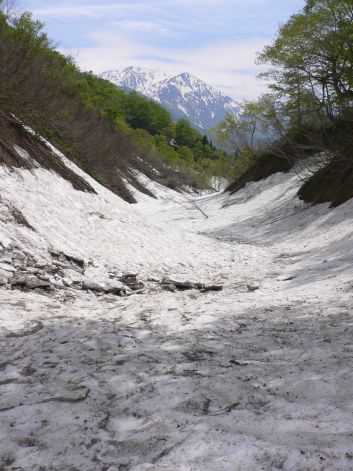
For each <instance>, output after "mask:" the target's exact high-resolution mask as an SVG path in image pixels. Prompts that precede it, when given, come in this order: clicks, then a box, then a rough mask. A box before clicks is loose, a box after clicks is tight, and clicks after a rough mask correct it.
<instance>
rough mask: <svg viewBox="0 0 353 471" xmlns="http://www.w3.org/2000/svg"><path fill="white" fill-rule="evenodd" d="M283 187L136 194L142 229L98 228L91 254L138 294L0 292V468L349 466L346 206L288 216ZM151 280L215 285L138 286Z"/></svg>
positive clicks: (283, 181) (281, 181)
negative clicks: (126, 273)
mask: <svg viewBox="0 0 353 471" xmlns="http://www.w3.org/2000/svg"><path fill="white" fill-rule="evenodd" d="M46 178H47V177H46ZM48 178H49V177H48ZM50 178H51V177H50ZM12 185H15V183H14V182H12ZM43 185H44V184H43ZM44 186H45V185H44ZM8 188H10V186H9V187H8ZM297 188H298V179H297V176H296V175H295V173H293V174H289V175H282V174H277V175H275V176H273V177H270V178H269V179H267V180H266V181H264V182H260V183H254V184H250V185H248V186H247V187H246V188H245V189H244V190H242V191H240V192H238V193H237V194H236V195H234V196H229V195H213V196H212V195H211V196H206V197H203V198H200V199H198V200H195V199H193V198H191V197H186V196H184V195H179V194H176V193H175V194H173V193H172V192H170V193H168V192H167V193H166V194H165V195H164V197H163V198H162V199H159V200H152V199H150V198H148V197H143V198H141V201H140V203H139V204H138V207H137V208H134V209H133V210H132V209H130V210H129V211H134V212H135V213H136V214H137V216H136V215H134V216H131V218H137V219H138V220H142V219H141V218H143V220H144V221H145V220H146V221H148V224H150V225H151V227H154V228H156V229H153V231H151V234H150V233H149V232H148V230H147V229H146V231H145V232H143V231H142V230H141V231H140V230H139V229H136V233H133V234H132V235H131V239H133V242H131V239H130V240H129V239H128V238H127V239H126V242H124V241H123V235H122V234H120V233H118V232H116V235H114V234H113V235H112V240H114V237H116V238H117V239H118V240H119V241H118V242H117V245H116V247H115V248H114V250H115V252H117V254H116V253H115V255H114V254H112V253H111V254H110V255H109V257H110V259H109V260H110V263H111V264H115V266H119V257H120V259H121V264H122V265H123V267H124V269H127V268H128V265H129V260H130V264H131V267H132V268H131V269H132V270H134V271H136V270H139V269H140V270H141V279H142V281H144V282H145V283H146V289H145V290H144V292H143V293H141V294H132V295H131V296H127V297H117V296H114V295H106V294H105V295H101V296H96V295H95V294H93V293H88V292H84V291H74V290H69V289H68V290H57V291H55V292H53V293H52V294H46V293H44V292H42V293H41V292H37V291H35V290H32V291H27V292H26V291H20V290H8V289H0V303H1V304H0V305H1V309H0V318H1V363H0V423H1V426H0V457H1V458H0V469H3V470H4V471H10V470H26V471H27V470H28V471H29V470H31V471H32V470H33V471H34V470H35V471H59V470H60V471H64V470H65V471H69V470H72V471H73V470H80V471H81V470H84V471H96V470H102V471H103V470H105V471H108V470H109V471H123V470H128V471H142V470H146V471H147V470H148V471H162V470H166V471H167V470H168V471H171V470H182V471H218V470H219V471H236V470H241V471H252V470H254V471H256V470H266V471H272V470H300V471H305V470H307V471H316V470H317V471H321V470H325V471H326V470H353V395H352V388H353V363H352V355H353V344H352V338H353V312H352V307H353V291H352V288H353V279H352V262H353V244H352V243H351V242H352V230H353V225H352V216H351V214H352V207H353V204H352V203H351V202H348V203H346V204H345V205H342V206H341V207H339V208H337V209H335V210H329V209H328V208H327V207H326V206H318V207H305V206H304V204H303V203H301V202H300V201H299V200H298V199H297V198H296V197H295V193H296V189H297ZM37 189H38V188H37ZM11 191H12V190H11ZM38 191H39V189H38ZM43 191H44V190H43ZM72 191H73V190H72ZM19 192H20V190H18V191H17V192H16V194H17V195H18V194H19ZM9 194H10V189H8V197H9ZM13 194H15V193H13ZM66 194H67V193H66ZM27 196H28V195H27ZM17 198H18V200H17V204H18V205H19V206H21V204H22V207H21V210H22V211H23V212H24V214H25V215H26V216H27V217H28V218H29V220H30V222H31V223H33V225H34V226H35V227H36V223H37V225H38V227H39V222H38V220H36V218H35V216H34V213H33V214H32V213H31V210H30V209H27V213H26V207H27V208H28V207H29V208H30V207H31V206H30V205H31V201H29V199H28V198H30V197H29V196H28V198H27V197H26V198H25V197H23V199H22V200H21V199H20V196H17ZM38 198H40V197H39V196H38ZM87 198H94V196H87ZM44 200H45V199H44V198H42V199H41V204H42V205H43V214H45V211H46V210H48V211H49V210H52V209H50V208H49V207H48V203H47V202H46V201H44ZM21 201H22V203H21ZM25 201H26V204H27V205H28V206H25V203H24V202H25ZM92 201H93V200H92ZM33 204H34V203H33ZM77 204H78V203H77ZM107 204H108V203H107ZM110 204H113V203H110ZM102 205H103V203H102ZM196 205H197V206H196ZM68 206H70V205H68ZM59 207H61V208H63V205H62V206H59ZM124 207H125V206H124ZM198 207H199V208H200V209H202V211H203V212H204V213H205V214H206V215H207V216H208V218H206V217H205V216H204V215H203V214H202V213H201V211H199V209H198ZM102 208H103V206H102ZM69 209H70V210H71V211H73V209H72V208H67V209H66V210H65V211H69ZM62 211H63V213H62V215H61V219H60V218H58V221H59V222H58V224H63V222H62V221H64V220H65V217H67V218H68V220H69V213H68V215H66V213H65V212H64V209H63V210H62ZM90 211H93V212H94V211H96V209H95V208H93V210H92V207H91V206H90ZM101 211H102V212H103V215H104V217H107V218H108V219H109V217H110V216H111V215H110V216H109V215H108V216H107V214H106V213H104V211H105V210H104V208H103V209H101ZM135 213H134V214H135ZM140 215H141V216H140ZM77 217H78V216H77ZM82 217H83V218H85V215H83V216H82ZM92 217H94V216H92ZM131 218H130V219H131ZM101 219H102V218H101ZM130 219H129V218H127V219H126V221H125V222H124V224H128V225H129V224H130V225H129V227H130V229H131V227H132V224H134V220H132V222H131V220H130ZM73 223H74V224H78V222H77V221H75V222H73ZM100 223H102V224H103V223H104V224H108V222H107V221H104V220H103V222H102V221H101V222H100ZM41 224H42V226H43V227H44V228H45V229H43V228H42V231H43V233H45V231H47V233H49V232H50V231H51V234H52V235H51V236H52V238H54V234H55V230H57V229H55V227H49V225H45V224H44V223H43V222H42V223H41ZM97 224H98V223H97ZM146 224H147V223H146ZM75 227H76V226H75ZM77 227H78V226H77ZM146 227H147V225H146ZM86 230H87V229H86ZM83 231H84V229H83ZM147 232H148V233H147ZM47 233H46V234H47ZM158 234H160V237H161V239H160V241H159V240H158V237H157V236H158ZM26 237H27V239H26V240H28V235H26ZM33 237H34V236H33ZM58 237H60V235H59V236H58ZM88 237H90V235H89V234H88V233H87V234H86V232H82V234H81V235H80V238H78V240H77V241H76V246H77V247H79V246H80V242H79V241H80V240H81V248H82V247H85V246H86V245H87V246H88ZM139 237H140V238H141V240H142V239H143V242H141V244H140V242H139V241H140V238H139ZM156 237H157V239H156ZM93 240H94V242H93ZM124 240H125V239H124ZM64 242H65V241H64V237H63V241H59V242H58V243H60V244H61V246H63V244H64ZM31 243H33V244H34V245H35V244H37V245H36V246H37V247H40V244H39V242H35V241H34V242H33V241H32V242H31ZM65 243H66V242H65ZM70 243H71V244H73V242H72V241H71V242H70ZM107 243H108V242H107ZM124 243H125V246H124ZM92 244H96V245H95V246H94V249H93V248H92V249H91V250H92V251H93V252H94V256H95V257H96V259H95V260H96V261H98V262H100V258H99V257H100V255H99V250H100V240H99V239H98V238H96V236H95V235H94V234H93V235H92ZM128 244H130V245H129V246H128ZM146 244H147V245H146ZM153 244H155V246H156V248H155V249H153V250H152V249H151V253H150V252H148V254H146V264H145V265H144V264H143V257H144V253H145V252H146V251H148V250H149V249H150V247H152V246H153ZM158 244H160V252H159V249H158ZM141 246H143V247H141ZM92 247H93V245H92ZM124 247H126V253H124ZM37 250H39V249H38V248H37ZM82 250H84V249H83V248H82ZM102 250H104V247H103V248H102ZM114 250H113V249H112V252H113V251H114ZM93 252H92V253H93ZM152 252H153V253H152ZM83 255H85V254H83ZM114 256H116V258H114ZM159 256H160V258H159ZM166 260H169V262H168V263H167V262H166ZM98 262H97V263H98ZM101 263H102V265H104V264H105V263H108V262H106V261H105V262H104V263H103V262H101ZM97 270H98V268H97ZM167 275H168V276H178V277H179V278H181V279H184V280H186V279H192V280H195V281H202V282H214V283H221V284H222V285H223V287H224V289H223V291H220V292H207V293H202V292H200V291H198V290H187V291H175V292H169V291H163V290H161V289H160V287H159V286H157V285H156V284H155V283H154V282H153V281H147V279H148V278H149V279H151V277H156V279H157V278H160V277H161V276H167Z"/></svg>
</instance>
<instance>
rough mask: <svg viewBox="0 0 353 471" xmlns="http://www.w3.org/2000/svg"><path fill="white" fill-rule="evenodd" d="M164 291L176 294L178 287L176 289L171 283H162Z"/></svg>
mask: <svg viewBox="0 0 353 471" xmlns="http://www.w3.org/2000/svg"><path fill="white" fill-rule="evenodd" d="M162 289H163V290H164V291H170V292H172V293H174V291H175V290H176V287H175V285H173V284H171V283H162Z"/></svg>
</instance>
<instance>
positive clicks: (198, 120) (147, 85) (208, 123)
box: [101, 67, 239, 132]
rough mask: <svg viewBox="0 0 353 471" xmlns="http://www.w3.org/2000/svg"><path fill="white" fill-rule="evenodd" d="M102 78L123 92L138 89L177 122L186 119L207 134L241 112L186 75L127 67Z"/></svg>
mask: <svg viewBox="0 0 353 471" xmlns="http://www.w3.org/2000/svg"><path fill="white" fill-rule="evenodd" d="M101 77H102V78H104V79H106V80H109V81H110V82H112V83H114V84H115V85H117V86H118V87H120V88H122V89H124V90H135V91H136V92H138V93H141V94H142V95H145V96H147V97H149V98H152V99H153V100H155V101H157V102H158V103H160V104H161V105H162V106H164V107H165V108H166V109H167V110H168V111H169V112H170V113H171V115H172V116H173V118H175V119H180V118H186V119H188V120H189V121H190V122H191V123H192V124H193V125H194V126H195V127H196V128H198V129H199V130H201V131H203V132H206V131H207V130H208V129H209V128H210V127H212V126H215V125H216V124H217V123H218V122H219V121H221V120H222V119H224V117H225V115H226V114H227V113H234V114H236V113H238V112H239V104H238V103H236V102H235V101H234V100H233V99H232V98H230V97H229V96H226V95H224V94H223V93H222V92H220V91H218V90H216V89H215V88H213V87H211V86H210V85H208V84H207V83H205V82H203V81H202V80H200V79H199V78H197V77H195V76H193V75H191V74H189V73H187V72H185V73H182V74H180V75H176V76H168V75H166V74H158V73H156V72H154V71H152V70H148V69H141V68H139V67H128V68H126V69H123V70H121V71H119V70H108V71H106V72H104V73H103V74H101Z"/></svg>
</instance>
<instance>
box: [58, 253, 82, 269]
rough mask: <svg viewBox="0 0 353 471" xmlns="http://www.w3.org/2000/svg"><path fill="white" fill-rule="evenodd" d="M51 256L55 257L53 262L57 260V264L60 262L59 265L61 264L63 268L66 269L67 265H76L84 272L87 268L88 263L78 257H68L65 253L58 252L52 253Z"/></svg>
mask: <svg viewBox="0 0 353 471" xmlns="http://www.w3.org/2000/svg"><path fill="white" fill-rule="evenodd" d="M50 255H51V256H52V257H53V260H55V261H56V262H59V265H60V264H61V266H62V267H64V266H65V265H66V266H67V265H69V266H71V265H74V266H76V267H79V268H80V269H81V270H83V269H84V268H85V266H86V263H85V261H84V260H83V259H82V258H80V257H77V256H76V255H68V254H66V253H64V252H56V251H52V252H50Z"/></svg>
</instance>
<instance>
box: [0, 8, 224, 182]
mask: <svg viewBox="0 0 353 471" xmlns="http://www.w3.org/2000/svg"><path fill="white" fill-rule="evenodd" d="M0 107H1V108H2V110H3V111H7V112H11V113H15V114H16V115H17V116H19V117H21V118H22V119H23V121H25V122H27V123H28V124H30V125H31V126H32V127H33V128H34V129H36V131H38V132H39V133H41V134H42V135H44V136H46V137H47V138H48V139H50V140H52V142H53V143H55V144H56V145H57V146H58V147H59V148H61V149H62V150H63V151H64V152H65V153H67V154H68V155H70V156H71V157H72V158H75V159H76V160H77V161H79V162H80V163H81V165H82V166H83V167H84V168H85V169H86V170H87V171H90V173H91V174H92V175H96V176H97V178H99V179H100V180H101V181H102V182H103V183H104V182H105V184H106V182H107V181H109V182H110V183H109V185H108V186H110V187H114V188H115V186H116V185H115V184H114V175H116V173H114V172H115V170H114V169H115V167H117V168H120V169H123V168H125V167H126V166H129V165H130V166H131V161H135V164H136V162H137V160H138V159H137V157H139V159H140V160H139V162H141V160H147V161H149V162H150V164H151V165H152V166H153V165H156V166H157V164H158V165H160V166H162V167H164V168H170V169H173V171H176V172H177V173H179V174H180V175H185V176H188V177H189V176H192V177H193V178H194V181H195V180H199V181H202V182H203V184H204V183H205V182H206V181H208V182H209V181H210V179H211V178H212V176H213V172H216V173H222V174H225V168H226V166H225V165H223V164H221V163H222V162H223V161H224V160H225V157H224V155H223V153H222V152H219V151H217V149H215V148H214V147H213V145H212V143H210V142H209V141H208V138H207V136H202V135H201V134H200V133H199V132H198V131H196V130H195V129H194V128H193V127H192V126H191V124H190V123H189V122H188V121H186V120H179V121H178V122H177V123H174V122H173V121H172V119H171V116H170V114H169V113H168V112H167V111H166V110H165V109H164V108H162V107H161V106H160V105H159V104H158V103H155V102H153V101H152V100H149V99H147V98H144V97H142V96H140V95H138V94H137V93H135V92H132V93H129V94H126V93H124V92H123V91H122V90H120V89H119V88H117V87H116V86H114V85H113V84H111V83H110V82H108V81H106V80H103V79H101V78H99V77H97V76H95V75H94V74H93V73H83V72H81V71H80V70H79V69H78V68H77V66H76V64H75V62H74V61H73V59H72V58H71V57H65V56H63V55H62V54H60V53H59V52H57V51H56V50H55V49H54V48H53V47H52V45H51V43H50V41H49V39H48V37H47V35H46V34H45V33H44V32H43V24H42V23H41V22H39V21H34V20H33V19H32V17H31V15H30V14H29V13H25V14H23V15H21V16H20V17H18V18H11V20H10V19H9V17H7V16H6V15H5V13H2V12H1V1H0ZM136 159H137V160H136ZM218 160H219V165H218V167H217V165H216V162H217V161H218ZM220 169H221V170H220ZM103 173H104V177H103V176H102V175H101V174H103Z"/></svg>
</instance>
